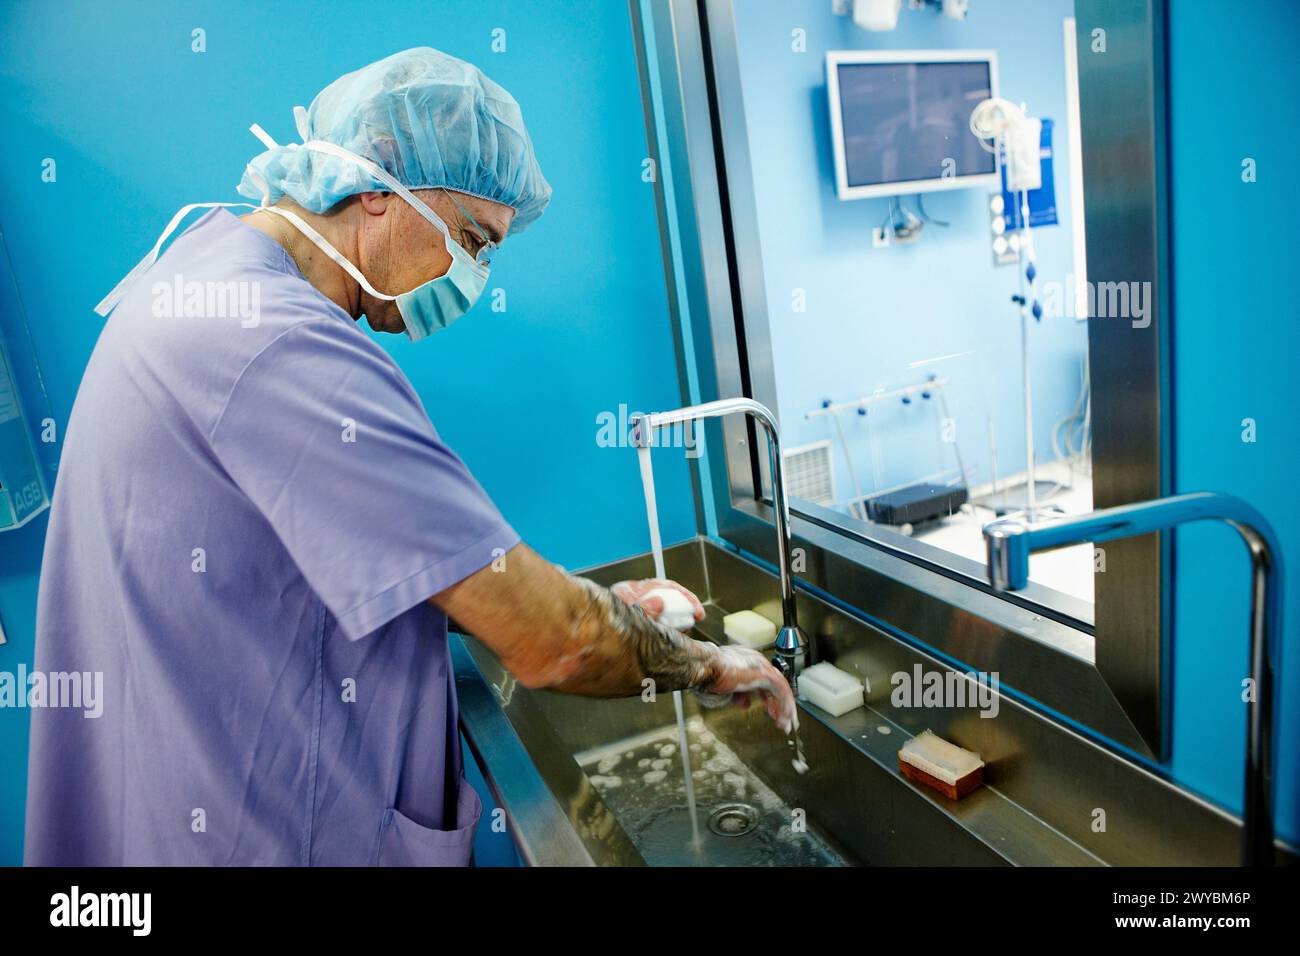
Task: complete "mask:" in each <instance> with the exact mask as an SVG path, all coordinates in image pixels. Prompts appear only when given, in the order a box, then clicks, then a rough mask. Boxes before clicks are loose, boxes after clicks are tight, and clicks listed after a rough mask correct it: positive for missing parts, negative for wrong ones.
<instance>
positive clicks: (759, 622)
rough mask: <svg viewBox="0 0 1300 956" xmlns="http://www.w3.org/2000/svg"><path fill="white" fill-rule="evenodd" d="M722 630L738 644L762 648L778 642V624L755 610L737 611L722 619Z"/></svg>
mask: <svg viewBox="0 0 1300 956" xmlns="http://www.w3.org/2000/svg"><path fill="white" fill-rule="evenodd" d="M722 630H723V632H724V633H725V634H726V635H727V637H729V638H731V640H733V641H735V642H736V643H737V644H744V645H745V646H746V647H753V648H755V649H761V648H764V647H771V646H772V645H773V644H775V643H776V625H775V624H773V623H772V622H771V621H769V620H768V619H767V618H765V617H763V615H761V614H757V613H755V612H754V611H737V612H736V613H735V614H728V615H727V616H726V617H724V618H723V619H722Z"/></svg>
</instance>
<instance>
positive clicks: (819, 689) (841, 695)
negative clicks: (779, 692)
mask: <svg viewBox="0 0 1300 956" xmlns="http://www.w3.org/2000/svg"><path fill="white" fill-rule="evenodd" d="M799 697H800V698H801V699H803V700H806V701H808V702H809V703H811V704H816V705H817V706H818V707H820V708H821V709H822V710H824V711H826V712H827V713H828V714H830V715H831V716H832V717H839V716H840V715H841V714H847V713H848V712H849V711H851V710H856V709H857V708H859V707H861V706H862V704H863V701H864V700H865V697H864V694H863V687H862V681H860V680H858V679H857V678H856V677H854V676H853V675H852V674H850V673H849V672H848V671H842V670H840V669H839V668H838V667H836V666H835V665H834V664H831V663H829V662H825V661H824V662H822V663H821V664H814V665H813V666H812V667H809V668H807V669H806V670H803V671H800V673H799Z"/></svg>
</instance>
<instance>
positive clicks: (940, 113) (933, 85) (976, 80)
mask: <svg viewBox="0 0 1300 956" xmlns="http://www.w3.org/2000/svg"><path fill="white" fill-rule="evenodd" d="M835 70H836V78H837V85H838V88H839V104H840V123H841V127H842V142H843V147H842V148H843V170H844V178H845V183H844V185H845V186H847V187H848V188H849V189H854V188H856V187H872V186H886V185H888V184H907V183H914V182H919V181H926V180H960V179H961V178H962V177H968V176H983V175H992V174H994V173H996V172H997V166H996V161H995V158H994V156H993V154H992V153H990V152H988V151H987V150H985V149H984V148H983V146H982V145H981V144H980V141H979V140H978V139H976V138H975V136H974V134H972V133H971V131H970V114H971V111H972V110H973V109H974V108H975V107H976V105H978V104H979V103H980V101H982V100H985V99H988V98H989V97H990V96H992V95H993V82H992V65H991V63H990V62H989V61H987V60H970V61H963V60H951V61H939V62H932V63H927V62H869V63H838V64H836V65H835ZM954 185H955V183H954ZM886 191H888V192H900V193H901V192H907V191H908V190H907V189H906V188H902V189H897V190H881V191H880V193H879V194H882V195H883V194H885V192H886ZM859 195H860V193H859Z"/></svg>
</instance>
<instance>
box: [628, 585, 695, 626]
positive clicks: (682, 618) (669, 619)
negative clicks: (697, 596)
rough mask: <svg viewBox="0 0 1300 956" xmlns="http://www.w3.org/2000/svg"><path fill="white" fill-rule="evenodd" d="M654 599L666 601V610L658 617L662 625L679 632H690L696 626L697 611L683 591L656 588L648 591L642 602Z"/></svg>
mask: <svg viewBox="0 0 1300 956" xmlns="http://www.w3.org/2000/svg"><path fill="white" fill-rule="evenodd" d="M652 597H660V598H663V599H664V610H663V613H662V614H660V615H659V617H658V621H659V623H660V624H666V625H667V626H668V627H671V628H673V629H674V630H678V631H689V630H690V629H691V628H693V627H694V626H695V610H694V609H693V608H692V607H691V602H690V599H689V598H688V597H687V596H686V595H685V594H683V593H682V592H681V591H678V590H677V589H676V588H654V589H653V590H650V591H647V592H646V593H645V597H644V598H642V599H641V600H642V601H645V599H646V598H652Z"/></svg>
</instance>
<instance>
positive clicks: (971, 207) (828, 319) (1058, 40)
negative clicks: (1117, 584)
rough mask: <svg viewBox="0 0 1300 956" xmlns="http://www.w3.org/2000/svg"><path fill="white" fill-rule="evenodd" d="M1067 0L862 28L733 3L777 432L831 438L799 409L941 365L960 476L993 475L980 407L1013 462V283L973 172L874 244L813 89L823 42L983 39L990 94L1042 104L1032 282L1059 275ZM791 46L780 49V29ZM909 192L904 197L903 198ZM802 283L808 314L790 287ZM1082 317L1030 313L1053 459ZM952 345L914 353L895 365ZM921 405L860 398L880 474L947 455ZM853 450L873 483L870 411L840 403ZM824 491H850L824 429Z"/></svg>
mask: <svg viewBox="0 0 1300 956" xmlns="http://www.w3.org/2000/svg"><path fill="white" fill-rule="evenodd" d="M1073 10H1074V4H1073V0H1036V2H1033V3H1026V2H1024V0H979V2H978V3H973V4H972V5H971V13H970V17H969V19H968V20H967V21H965V22H956V21H953V20H950V19H947V18H945V17H940V16H938V15H936V14H934V13H932V12H929V11H924V12H916V13H909V12H908V11H906V10H904V11H903V13H902V14H901V15H900V17H899V26H898V28H897V29H896V30H893V31H890V32H887V33H869V32H867V31H864V30H861V29H859V28H858V27H856V26H854V24H853V23H852V21H851V20H850V19H849V18H847V17H839V16H835V15H834V14H833V13H832V11H831V5H830V3H804V4H789V3H785V2H781V0H747V2H745V3H743V4H738V5H737V21H738V34H739V36H738V45H739V51H740V62H741V75H742V81H743V92H744V98H745V119H746V123H747V126H748V133H749V143H750V161H751V163H752V165H753V172H754V182H755V192H756V200H757V206H758V219H759V234H760V238H761V241H762V255H763V270H764V275H765V279H766V285H767V301H768V322H769V324H770V326H771V338H772V351H773V364H774V366H775V371H776V382H777V404H778V406H779V409H780V413H781V424H782V428H783V429H784V435H783V437H784V439H785V442H786V445H787V447H794V446H796V445H800V444H803V443H805V442H809V441H815V440H817V439H821V438H829V437H833V435H834V432H833V426H832V425H831V423H830V421H829V419H825V418H819V419H812V420H806V419H805V418H804V413H805V412H807V411H809V410H811V409H814V408H817V407H818V406H819V405H820V404H821V402H822V401H823V399H829V400H831V401H835V402H843V401H850V400H853V399H855V398H858V397H859V396H862V395H867V394H870V393H871V392H872V391H874V390H875V389H876V388H878V387H886V388H888V387H895V386H898V385H902V384H909V383H913V382H919V381H922V380H923V379H924V377H925V376H926V374H928V373H931V372H933V373H935V374H938V375H940V376H944V377H949V378H950V379H951V380H952V384H951V385H950V387H949V391H948V400H949V411H950V413H951V414H952V416H953V417H954V419H955V420H956V424H957V440H958V442H959V445H960V448H961V452H962V455H963V457H964V459H965V463H966V466H967V468H968V469H969V472H970V480H971V482H972V484H982V483H984V482H987V481H989V480H990V478H991V477H992V471H991V468H990V455H989V451H988V442H987V440H986V420H987V418H988V417H991V418H992V421H993V426H994V429H995V432H996V436H997V443H998V470H999V475H1000V477H1003V478H1005V477H1006V476H1008V475H1010V474H1014V473H1017V472H1021V471H1023V470H1024V468H1025V441H1024V418H1023V414H1024V412H1023V400H1022V390H1021V384H1020V319H1019V315H1018V312H1017V311H1016V307H1015V306H1014V305H1012V303H1011V301H1010V299H1011V295H1012V294H1013V293H1014V292H1015V291H1016V288H1017V269H1016V268H1015V267H1014V266H1006V267H995V266H994V265H993V261H992V260H993V254H992V251H991V248H990V241H991V238H992V236H991V234H990V232H989V212H988V205H987V203H988V194H989V192H990V190H989V189H988V188H972V189H963V190H953V191H951V192H938V193H928V194H926V195H925V197H924V203H925V207H926V211H927V212H928V213H929V214H930V216H931V217H933V218H935V219H938V220H941V221H945V222H949V223H951V225H950V226H949V227H948V228H943V227H940V226H937V225H927V226H926V227H925V229H924V231H923V233H922V235H921V238H920V240H919V241H917V242H916V243H914V244H911V245H894V246H891V247H889V248H887V249H875V248H873V247H872V243H871V230H872V229H873V228H874V227H876V226H878V225H880V223H881V222H882V221H884V219H885V216H886V210H887V203H888V200H886V199H863V200H854V201H848V202H842V201H840V200H839V199H838V198H836V195H835V170H834V161H833V158H832V147H831V141H830V121H829V117H828V109H827V103H826V80H825V54H826V52H827V51H828V50H857V49H862V50H871V49H994V50H997V53H998V71H999V92H1000V95H1002V96H1005V97H1007V98H1009V99H1013V100H1015V101H1016V102H1020V101H1022V100H1023V101H1025V102H1027V104H1028V106H1029V111H1030V114H1031V115H1034V116H1040V117H1047V118H1051V119H1054V120H1056V128H1055V130H1054V147H1055V160H1054V170H1055V176H1056V198H1057V207H1058V209H1059V214H1060V217H1061V223H1060V224H1059V225H1056V226H1048V227H1043V228H1041V229H1038V230H1036V231H1035V234H1034V235H1035V243H1036V247H1037V250H1038V265H1039V272H1040V281H1043V282H1057V283H1064V282H1065V277H1066V275H1067V273H1070V272H1072V271H1073V259H1072V250H1073V242H1072V240H1071V234H1070V228H1071V226H1070V223H1071V210H1070V205H1069V199H1070V193H1069V189H1070V169H1069V161H1068V156H1069V154H1070V151H1071V150H1072V149H1073V148H1074V144H1073V143H1071V142H1070V141H1069V137H1068V129H1067V128H1066V114H1065V72H1064V66H1063V60H1062V49H1063V46H1064V43H1063V39H1062V32H1061V24H1062V21H1063V19H1064V18H1065V17H1067V16H1071V15H1072V14H1073ZM796 29H801V30H804V31H805V35H806V44H807V46H806V51H805V52H794V51H792V49H791V44H792V36H791V34H792V31H794V30H796ZM904 199H905V201H906V203H907V204H908V205H909V206H913V205H914V202H913V197H911V196H907V197H904ZM795 289H803V290H805V291H806V294H807V312H806V313H798V312H795V311H794V310H793V308H792V293H793V290H795ZM1086 351H1087V329H1086V326H1085V325H1084V324H1083V323H1080V322H1077V321H1075V320H1074V319H1073V318H1069V317H1059V316H1058V317H1055V318H1052V317H1045V318H1044V319H1043V321H1042V323H1041V324H1039V325H1036V326H1034V327H1032V337H1031V355H1032V356H1033V374H1034V379H1035V395H1034V409H1035V448H1036V452H1037V457H1038V459H1039V460H1040V461H1043V460H1048V459H1050V458H1051V457H1052V455H1051V445H1050V436H1051V428H1052V425H1053V423H1054V422H1055V421H1056V420H1057V419H1059V418H1061V417H1062V416H1063V415H1065V414H1066V413H1067V412H1068V411H1069V410H1070V409H1071V408H1072V407H1073V405H1074V402H1075V399H1076V397H1077V395H1078V391H1079V385H1080V380H1081V379H1080V373H1081V360H1082V358H1083V356H1084V355H1085V354H1086ZM948 355H958V356H959V357H956V358H951V359H948V360H946V361H940V362H936V363H934V364H929V365H926V366H924V367H921V368H909V364H910V363H913V362H918V361H922V360H928V359H933V358H936V357H940V356H948ZM940 416H941V413H940V412H939V410H938V409H937V408H936V407H935V403H926V402H916V403H913V404H911V405H907V406H904V405H903V404H901V403H890V404H887V405H884V406H878V407H877V408H873V409H872V410H871V414H870V423H871V424H870V427H871V429H872V431H873V433H874V437H875V440H876V442H877V446H878V449H879V451H878V452H877V459H878V462H879V464H880V478H881V483H882V484H881V487H891V486H893V485H896V484H899V483H902V482H906V481H912V480H915V479H917V478H920V477H922V476H924V475H927V474H930V473H933V472H935V471H939V470H943V469H951V468H953V467H954V466H955V459H954V456H953V451H952V448H951V447H949V446H947V445H945V444H943V443H942V442H941V440H940V425H939V420H940ZM840 423H841V425H842V426H843V428H844V432H845V439H846V441H847V442H848V444H849V445H850V447H851V448H852V449H853V456H854V457H853V461H854V469H855V470H856V472H857V476H858V479H859V482H860V487H861V490H862V493H864V494H865V493H869V492H871V491H872V490H875V487H876V486H875V485H874V483H873V481H872V469H871V465H870V457H869V456H870V452H869V446H868V442H867V428H868V421H867V420H866V419H863V418H861V417H859V416H857V415H855V414H853V413H845V414H843V415H841V416H840ZM835 460H836V466H837V479H836V480H837V493H838V497H839V498H840V500H841V501H844V500H846V499H847V498H848V497H849V496H850V495H851V493H852V489H851V486H850V482H849V473H848V470H847V467H846V465H845V464H844V460H843V456H842V451H841V450H840V449H839V447H838V444H837V449H836V459H835Z"/></svg>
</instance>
